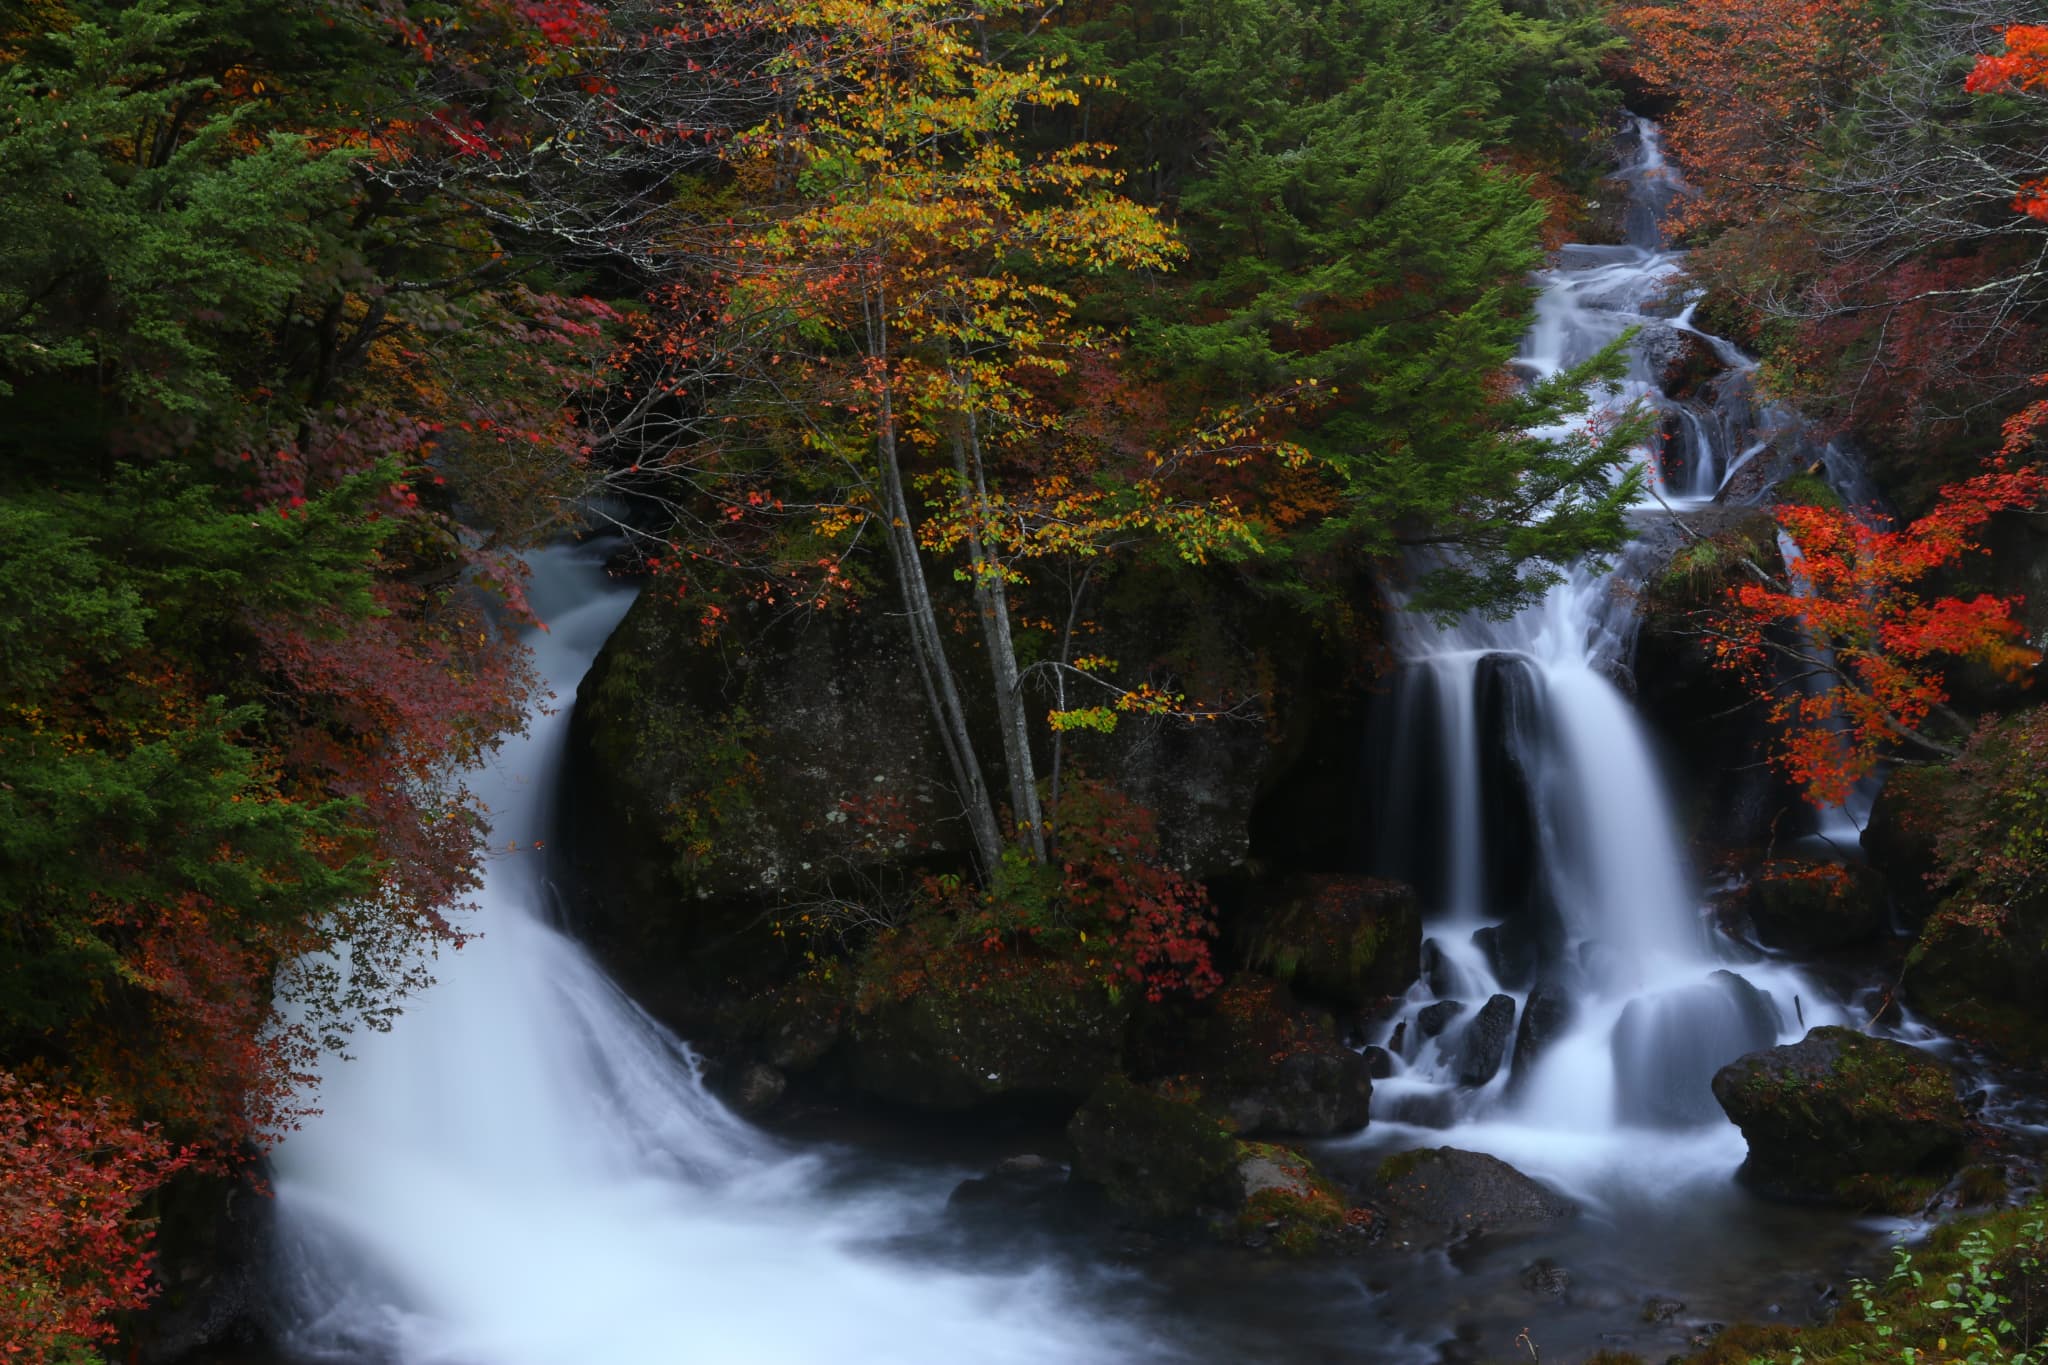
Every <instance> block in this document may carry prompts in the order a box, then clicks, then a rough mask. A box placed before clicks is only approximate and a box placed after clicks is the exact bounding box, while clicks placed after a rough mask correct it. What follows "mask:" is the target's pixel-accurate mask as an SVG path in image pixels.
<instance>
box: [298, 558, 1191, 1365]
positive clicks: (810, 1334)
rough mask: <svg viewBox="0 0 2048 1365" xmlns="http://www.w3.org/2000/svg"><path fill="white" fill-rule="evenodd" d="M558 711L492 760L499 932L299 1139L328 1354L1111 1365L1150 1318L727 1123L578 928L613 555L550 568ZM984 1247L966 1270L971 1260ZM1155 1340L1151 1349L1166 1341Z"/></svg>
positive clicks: (547, 561)
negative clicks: (547, 862)
mask: <svg viewBox="0 0 2048 1365" xmlns="http://www.w3.org/2000/svg"><path fill="white" fill-rule="evenodd" d="M534 559H535V563H534V582H533V598H534V602H535V606H536V609H537V610H538V611H539V612H540V614H541V616H542V618H543V619H545V620H547V621H548V622H549V623H550V626H551V632H550V633H547V634H540V635H536V636H534V637H532V638H531V641H530V643H531V644H532V646H533V648H534V651H535V656H536V662H537V664H538V665H539V668H540V670H541V673H542V674H543V676H544V677H545V678H546V680H547V681H548V683H549V684H550V686H551V687H552V688H553V690H554V692H555V693H556V694H557V696H558V698H559V699H561V700H560V702H559V703H558V705H557V709H555V710H554V711H553V713H552V714H549V713H545V712H542V713H538V714H536V715H535V716H534V717H533V720H532V725H531V729H530V731H529V733H528V734H527V735H526V736H524V737H523V738H520V739H516V740H514V741H512V742H510V743H508V744H507V745H506V746H505V747H504V749H503V750H502V751H501V752H500V753H499V754H498V755H497V757H496V758H495V759H494V760H493V761H492V762H491V763H490V764H489V765H487V767H486V768H485V769H484V770H483V771H481V772H479V773H478V774H476V776H475V781H474V784H473V785H474V786H475V788H476V790H477V791H478V794H479V795H480V796H482V797H483V798H484V799H485V800H486V802H487V803H488V806H489V809H490V812H491V841H492V844H493V845H494V847H496V848H498V849H505V848H506V847H507V845H510V844H517V845H519V846H520V847H521V848H522V849H524V850H527V851H525V852H519V853H502V854H500V855H498V856H496V857H495V858H494V859H493V861H492V862H491V863H490V865H489V868H488V871H487V874H486V878H485V886H484V888H483V891H482V893H481V895H480V897H479V905H478V908H477V914H476V917H475V921H474V924H473V926H472V927H474V928H475V929H477V930H479V931H481V933H482V937H481V938H479V939H477V940H475V941H473V942H471V943H470V944H469V945H468V946H467V947H465V948H463V949H462V950H461V951H460V952H459V953H454V954H446V955H444V956H443V958H442V960H441V961H439V962H438V963H437V964H436V966H435V970H436V975H437V976H438V978H439V979H438V981H437V983H436V984H435V985H434V986H433V987H432V988H431V989H429V990H428V991H427V992H426V993H425V994H424V995H423V996H422V997H421V998H420V999H417V1000H415V1001H413V1002H411V1003H410V1004H409V1005H408V1007H407V1009H406V1012H405V1013H404V1015H403V1016H401V1017H400V1019H399V1020H398V1022H397V1024H396V1026H395V1027H394V1028H393V1029H392V1031H391V1032H390V1033H388V1034H382V1035H368V1036H361V1037H358V1038H356V1039H355V1040H354V1043H353V1056H352V1059H351V1060H348V1061H337V1062H335V1063H334V1064H332V1065H330V1066H329V1067H328V1069H327V1075H326V1076H325V1077H324V1078H323V1083H322V1088H321V1091H320V1095H319V1103H320V1106H321V1108H322V1110H323V1111H324V1112H322V1113H321V1114H319V1115H318V1116H316V1117H315V1118H313V1119H312V1120H310V1121H309V1122H308V1123H307V1124H306V1125H305V1127H304V1128H303V1130H301V1131H299V1132H297V1133H294V1134H292V1135H291V1136H290V1137H289V1139H288V1140H287V1141H285V1142H284V1143H283V1144H282V1145H281V1146H280V1148H279V1150H278V1151H277V1153H276V1156H275V1162H274V1166H275V1175H274V1184H275V1188H276V1194H277V1217H278V1221H279V1226H280V1237H279V1242H280V1246H281V1250H282V1254H283V1255H284V1258H285V1262H286V1265H285V1269H284V1278H285V1279H287V1280H288V1282H289V1283H288V1286H287V1288H288V1292H289V1295H290V1297H291V1299H292V1302H291V1304H290V1305H289V1315H290V1318H291V1322H290V1325H289V1329H288V1340H287V1344H288V1345H289V1346H290V1347H291V1348H292V1349H293V1350H294V1351H296V1352H299V1353H302V1354H305V1355H307V1356H311V1357H316V1358H327V1359H343V1360H351V1361H370V1360H376V1361H383V1360H394V1361H400V1362H448V1363H449V1365H599V1363H600V1362H601V1363H602V1365H683V1363H684V1362H689V1363H690V1365H822V1363H823V1362H828V1361H829V1362H834V1363H835V1365H867V1363H875V1365H879V1363H880V1362H889V1365H899V1363H903V1362H909V1363H912V1365H915V1363H918V1362H928V1363H929V1365H960V1363H961V1362H968V1361H972V1362H977V1365H1011V1363H1015V1365H1023V1363H1024V1362H1070V1361H1078V1360H1088V1361H1113V1360H1118V1359H1123V1358H1128V1357H1129V1356H1131V1355H1134V1354H1138V1353H1140V1351H1141V1348H1140V1346H1139V1345H1138V1343H1136V1341H1135V1340H1134V1338H1133V1335H1132V1333H1131V1332H1129V1331H1127V1330H1125V1329H1122V1328H1119V1327H1118V1326H1116V1325H1115V1324H1114V1323H1110V1322H1106V1321H1104V1320H1102V1319H1101V1318H1100V1317H1098V1316H1096V1315H1095V1314H1093V1313H1091V1312H1089V1311H1086V1310H1084V1309H1082V1308H1080V1307H1078V1306H1077V1298H1076V1294H1077V1290H1076V1286H1074V1285H1072V1284H1070V1283H1068V1282H1066V1281H1065V1280H1063V1279H1062V1278H1061V1277H1060V1276H1058V1275H1055V1274H1054V1273H1053V1272H1051V1271H1049V1270H1043V1269H1037V1270H1034V1269H1029V1268H1027V1269H1023V1270H1018V1269H1015V1268H1011V1269H1008V1270H1004V1271H995V1270H991V1271H987V1272H984V1273H975V1272H973V1271H970V1270H962V1269H960V1268H958V1267H957V1264H950V1263H947V1262H942V1261H941V1259H940V1258H939V1257H937V1256H935V1255H934V1256H927V1257H924V1258H922V1259H920V1258H919V1257H917V1256H916V1255H915V1254H914V1252H913V1251H912V1250H910V1249H909V1245H908V1239H909V1238H911V1237H912V1236H913V1235H914V1234H917V1233H919V1232H922V1231H926V1230H928V1229H929V1226H930V1224H931V1223H932V1221H933V1219H934V1218H935V1217H936V1216H937V1215H938V1213H939V1212H940V1211H941V1209H942V1208H943V1205H944V1201H945V1197H946V1194H947V1192H948V1190H949V1188H950V1186H951V1183H952V1181H951V1179H948V1178H945V1177H944V1176H942V1175H938V1174H932V1175H926V1176H922V1177H920V1176H913V1175H907V1174H906V1175H899V1176H898V1177H896V1178H893V1179H889V1178H869V1179H865V1180H852V1179H850V1178H848V1177H847V1175H846V1173H845V1172H841V1171H838V1170H836V1169H835V1167H834V1166H833V1164H832V1162H831V1161H830V1160H829V1159H827V1158H819V1157H801V1156H796V1155H793V1154H791V1153H789V1152H787V1151H785V1150H783V1149H782V1148H780V1147H779V1146H778V1145H777V1144H775V1143H774V1142H772V1141H771V1140H769V1139H767V1138H766V1137H764V1136H763V1135H762V1134H760V1133H759V1132H757V1131H756V1130H754V1129H752V1128H751V1127H749V1126H748V1125H747V1124H745V1123H743V1122H741V1121H740V1120H739V1119H737V1118H735V1117H734V1116H733V1115H732V1114H731V1113H729V1112H728V1111H727V1110H726V1109H725V1108H724V1106H722V1105H721V1104H720V1103H719V1102H718V1101H717V1099H716V1098H714V1097H713V1096H712V1095H711V1094H709V1093H708V1092H707V1091H706V1090H705V1088H704V1087H703V1085H702V1084H701V1083H700V1082H699V1079H698V1074H697V1068H696V1067H695V1065H694V1063H693V1059H692V1057H691V1055H690V1053H689V1051H688V1049H687V1048H686V1047H685V1046H684V1045H683V1044H682V1043H680V1042H679V1041H678V1040H677V1039H676V1038H674V1037H673V1036H672V1035H670V1034H669V1033H668V1032H667V1031H666V1030H665V1029H663V1028H662V1027H661V1026H660V1025H658V1024H656V1023H655V1022H654V1021H653V1020H652V1019H650V1018H649V1017H648V1016H647V1015H645V1014H644V1013H643V1012H642V1011H641V1010H640V1009H639V1008H638V1007H636V1006H635V1005H634V1004H633V1003H632V1002H631V1001H630V1000H628V999H627V998H626V997H625V995H624V994H623V993H622V992H621V991H620V990H619V989H618V987H617V986H616V985H614V984H613V983H612V982H611V981H610V980H609V979H608V978H607V977H606V976H605V974H604V973H603V971H602V970H600V969H599V968H598V966H597V965H596V964H595V963H594V962H592V961H591V959H590V958H589V956H588V955H587V954H586V953H585V952H584V950H583V949H582V948H581V947H580V946H578V945H577V944H576V943H574V942H572V941H571V940H569V939H568V938H566V937H564V936H563V935H562V934H561V933H559V932H557V931H556V930H555V929H554V928H552V927H551V926H550V925H549V923H548V921H547V916H546V915H545V913H544V907H545V905H546V904H547V899H546V898H547V888H546V886H545V884H544V882H543V880H542V878H541V875H540V864H541V860H540V858H539V857H538V856H536V855H535V854H534V853H533V852H531V849H532V846H533V845H534V844H535V842H536V841H538V840H542V839H544V838H545V836H546V835H547V833H548V830H549V827H550V825H551V823H552V821H551V810H550V807H551V804H552V794H553V790H554V787H555V778H556V775H557V773H558V772H559V770H560V766H561V759H562V751H563V746H564V740H565V734H566V728H567V722H568V712H567V706H566V701H567V700H568V699H569V698H571V697H572V696H573V694H574V691H575V687H576V684H577V681H578V680H579V679H580V678H581V677H582V675H583V673H584V671H585V670H586V669H587V668H588V666H589V664H590V662H591V660H592V658H593V657H594V656H595V655H596V653H597V650H598V648H599V647H600V646H601V645H602V644H603V642H604V640H605V637H606V636H607V635H609V634H610V633H611V630H612V628H613V627H614V626H615V625H616V624H617V623H618V621H619V618H620V617H621V616H622V615H623V614H624V612H625V610H626V607H627V605H628V604H629V603H630V601H631V593H630V592H628V591H626V590H624V589H622V588H620V587H619V586H617V585H616V584H613V583H612V582H610V581H609V579H608V578H607V577H606V575H605V573H604V570H603V567H602V564H601V561H600V560H599V559H598V558H597V557H596V556H595V555H594V554H592V553H591V552H590V551H588V550H581V549H576V548H568V547H564V548H558V549H552V550H547V551H543V552H541V553H540V554H538V555H536V556H535V557H534ZM951 1259H952V1260H954V1261H957V1258H951ZM1142 1353H1144V1354H1147V1355H1150V1354H1152V1352H1150V1351H1144V1352H1142Z"/></svg>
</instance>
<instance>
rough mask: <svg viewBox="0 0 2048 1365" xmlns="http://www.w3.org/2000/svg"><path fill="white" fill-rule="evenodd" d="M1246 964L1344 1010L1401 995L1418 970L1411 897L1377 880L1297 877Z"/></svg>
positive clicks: (1417, 924) (1418, 923)
mask: <svg viewBox="0 0 2048 1365" xmlns="http://www.w3.org/2000/svg"><path fill="white" fill-rule="evenodd" d="M1251 961H1252V965H1253V966H1255V967H1258V968H1261V969H1262V970H1265V971H1269V972H1271V973H1272V974H1273V975H1274V976H1275V977H1278V978H1279V979H1280V980H1282V981H1285V982H1287V983H1288V984H1289V985H1290V986H1292V987H1293V988H1294V989H1295V990H1296V991H1298V992H1300V993H1301V994H1302V995H1304V996H1307V997H1309V998H1311V999H1316V1000H1322V1001H1326V1002H1328V1003H1329V1004H1332V1005H1336V1006H1339V1007H1342V1008H1350V1009H1357V1008H1360V1007H1363V1006H1367V1005H1371V1004H1374V1003H1376V1002H1378V1001H1380V1000H1382V999H1385V998H1386V997H1388V996H1394V995H1399V994H1400V993H1401V992H1402V991H1405V990H1407V989H1408V985H1409V983H1410V982H1412V981H1414V980H1415V978H1416V976H1417V975H1418V974H1419V973H1420V972H1421V970H1422V914H1421V911H1420V909H1419V908H1418V907H1417V905H1416V901H1415V893H1414V892H1413V891H1412V890H1410V889H1409V888H1408V887H1407V886H1405V885H1403V884H1402V883H1400V882H1391V881H1385V880H1381V879H1379V878H1375V877H1348V876H1317V877H1305V878H1302V879H1300V880H1298V881H1296V882H1294V883H1293V884H1291V885H1290V886H1289V887H1288V888H1287V889H1286V891H1285V892H1284V893H1283V895H1282V896H1281V898H1280V900H1279V902H1278V904H1277V905H1276V906H1275V907H1274V908H1273V909H1272V911H1271V912H1270V913H1269V914H1268V915H1267V917H1266V921H1265V924H1264V926H1263V928H1262V929H1261V930H1260V932H1259V934H1258V937H1257V939H1256V940H1255V941H1254V943H1253V945H1252V951H1251Z"/></svg>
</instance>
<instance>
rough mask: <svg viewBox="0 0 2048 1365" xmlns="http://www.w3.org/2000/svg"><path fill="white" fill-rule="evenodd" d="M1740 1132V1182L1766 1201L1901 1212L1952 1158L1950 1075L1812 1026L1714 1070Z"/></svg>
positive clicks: (1956, 1115) (1912, 1056) (1956, 1129)
mask: <svg viewBox="0 0 2048 1365" xmlns="http://www.w3.org/2000/svg"><path fill="white" fill-rule="evenodd" d="M1714 1098H1715V1099H1716V1100H1718V1101H1720V1104H1721V1107H1722V1108H1723V1109H1724V1110H1726V1111H1727V1113H1728V1117H1729V1118H1731V1119H1733V1120H1734V1121H1735V1124H1736V1126H1737V1127H1739V1128H1741V1129H1742V1135H1743V1137H1744V1138H1746V1139H1747V1140H1748V1142H1749V1159H1748V1160H1747V1161H1746V1162H1744V1163H1743V1166H1742V1172H1741V1178H1742V1180H1743V1181H1744V1182H1745V1183H1746V1184H1748V1185H1749V1186H1750V1187H1751V1188H1752V1189H1755V1190H1756V1191H1757V1192H1759V1193H1761V1194H1765V1195H1768V1196H1770V1197H1773V1198H1779V1199H1788V1200H1798V1201H1811V1202H1824V1203H1837V1204H1846V1205H1850V1206H1853V1207H1863V1208H1887V1209H1894V1210H1902V1209H1909V1208H1914V1207H1918V1206H1919V1205H1920V1204H1923V1203H1925V1201H1926V1199H1927V1198H1928V1197H1929V1196H1930V1195H1931V1194H1932V1193H1933V1190H1934V1188H1935V1187H1937V1186H1938V1185H1939V1184H1940V1183H1941V1182H1942V1181H1944V1180H1946V1179H1947V1177H1948V1176H1949V1175H1950V1174H1951V1173H1952V1172H1953V1171H1954V1170H1955V1168H1956V1166H1957V1165H1958V1164H1959V1161H1960V1158H1961V1155H1962V1151H1963V1143H1964V1136H1965V1135H1964V1130H1963V1107H1962V1102H1961V1101H1960V1100H1958V1099H1957V1097H1956V1080H1955V1075H1954V1073H1953V1072H1952V1071H1950V1070H1949V1068H1948V1067H1947V1065H1945V1064H1944V1063H1943V1062H1941V1061H1940V1060H1939V1059H1937V1058H1935V1057H1934V1056H1932V1055H1931V1054H1929V1053H1926V1052H1923V1051H1921V1050H1920V1049H1918V1048H1913V1047H1908V1046H1907V1045H1906V1044H1904V1043H1897V1042H1893V1041H1891V1040H1889V1039H1884V1038H1870V1037H1866V1036H1865V1035H1863V1034H1861V1033H1857V1032H1855V1031H1854V1030H1852V1029H1845V1028H1836V1027H1825V1028H1817V1029H1814V1030H1813V1031H1812V1032H1811V1033H1809V1034H1807V1035H1806V1037H1805V1038H1804V1039H1803V1040H1801V1041H1800V1042H1797V1043H1792V1044H1789V1045H1787V1046H1784V1047H1774V1048H1771V1049H1769V1050H1768V1051H1765V1052H1759V1053H1757V1054H1755V1055H1753V1056H1749V1057H1744V1058H1743V1059H1742V1060H1741V1061H1739V1062H1736V1063H1734V1064H1733V1065H1731V1066H1728V1067H1726V1068H1725V1069H1723V1070H1722V1071H1721V1073H1720V1074H1719V1075H1717V1076H1715V1077H1714Z"/></svg>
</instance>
